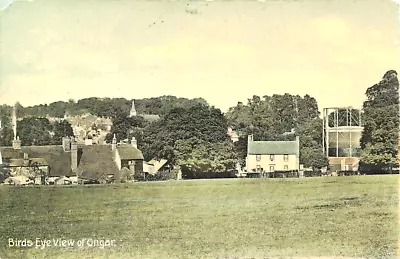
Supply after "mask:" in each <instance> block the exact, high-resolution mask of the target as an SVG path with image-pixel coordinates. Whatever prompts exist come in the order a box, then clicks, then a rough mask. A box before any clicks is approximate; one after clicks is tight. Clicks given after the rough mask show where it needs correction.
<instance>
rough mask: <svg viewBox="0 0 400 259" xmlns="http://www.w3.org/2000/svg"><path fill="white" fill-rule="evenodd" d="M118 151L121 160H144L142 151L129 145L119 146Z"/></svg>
mask: <svg viewBox="0 0 400 259" xmlns="http://www.w3.org/2000/svg"><path fill="white" fill-rule="evenodd" d="M117 150H118V153H119V156H120V158H121V160H129V159H134V160H143V159H144V158H143V154H142V151H140V150H139V149H137V148H135V147H133V146H132V145H129V144H126V145H119V146H117Z"/></svg>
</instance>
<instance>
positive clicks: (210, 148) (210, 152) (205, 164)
mask: <svg viewBox="0 0 400 259" xmlns="http://www.w3.org/2000/svg"><path fill="white" fill-rule="evenodd" d="M227 125H228V124H227V121H226V119H225V117H224V115H223V114H222V113H221V111H220V110H219V109H216V108H214V107H208V106H206V105H203V104H199V105H196V106H192V107H190V108H174V109H172V110H171V111H170V112H169V113H168V114H166V115H165V116H164V117H162V118H161V119H160V120H159V121H156V122H154V123H152V124H151V125H149V126H148V127H146V129H145V130H144V137H143V148H142V150H143V152H144V155H145V157H146V158H147V159H151V158H153V157H156V158H166V159H169V160H170V161H171V163H173V164H175V165H179V166H181V168H183V169H184V170H188V171H191V172H198V171H202V172H211V171H213V172H218V171H224V170H229V169H234V164H235V163H234V162H232V161H233V160H232V159H234V160H235V154H234V152H233V145H232V143H231V142H230V140H229V137H228V135H227V127H228V126H227ZM235 161H236V160H235Z"/></svg>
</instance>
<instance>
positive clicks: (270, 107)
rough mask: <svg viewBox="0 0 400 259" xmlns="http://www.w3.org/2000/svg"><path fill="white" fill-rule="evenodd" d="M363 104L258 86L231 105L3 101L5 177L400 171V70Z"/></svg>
mask: <svg viewBox="0 0 400 259" xmlns="http://www.w3.org/2000/svg"><path fill="white" fill-rule="evenodd" d="M366 95H367V100H366V101H365V102H364V105H363V107H362V109H354V108H352V107H342V108H341V107H332V108H324V109H323V112H322V116H320V112H319V111H318V105H317V102H316V100H315V99H314V98H312V97H311V96H309V95H305V96H304V97H301V96H298V95H296V96H294V95H290V94H284V95H276V94H275V95H273V96H264V97H263V99H261V98H260V97H258V96H253V98H252V99H249V100H248V104H247V105H245V104H243V103H238V104H237V106H235V107H232V108H231V109H229V111H228V112H227V113H226V114H223V113H221V111H220V110H219V109H216V108H214V107H210V106H209V105H208V104H207V102H206V101H205V100H203V99H201V98H198V99H192V100H190V99H185V98H176V97H173V96H162V97H157V98H150V99H142V100H140V99H138V100H126V99H123V98H117V99H110V98H87V99H82V100H79V101H77V102H76V101H74V100H70V101H69V102H55V103H52V104H50V105H37V106H32V107H22V106H21V105H20V104H18V103H17V104H16V105H15V106H14V107H10V106H7V105H3V106H1V107H0V111H1V122H0V133H1V135H0V136H1V139H0V145H1V147H0V173H1V178H0V180H1V182H3V183H6V184H12V185H27V184H79V183H81V184H84V183H119V182H129V181H153V180H167V179H201V178H232V177H250V178H259V177H262V178H271V177H272V178H276V177H279V178H281V177H283V178H285V177H300V178H301V177H308V176H323V175H331V176H332V175H354V174H378V173H380V174H381V173H398V172H399V171H398V170H399V168H398V163H399V160H398V145H399V144H398V143H399V109H398V105H399V100H398V97H397V96H398V79H397V73H396V72H395V71H394V70H390V71H388V72H387V73H385V75H384V77H383V79H382V80H381V81H380V82H379V83H378V84H375V85H373V86H372V87H369V88H368V89H367V91H366Z"/></svg>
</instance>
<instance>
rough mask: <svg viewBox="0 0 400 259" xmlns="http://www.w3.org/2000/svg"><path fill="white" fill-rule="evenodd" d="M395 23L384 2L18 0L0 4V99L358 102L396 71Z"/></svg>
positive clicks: (224, 104) (225, 104)
mask: <svg viewBox="0 0 400 259" xmlns="http://www.w3.org/2000/svg"><path fill="white" fill-rule="evenodd" d="M8 2H10V0H0V9H2V8H4V7H5V6H7V5H8V4H7V3H8ZM186 10H187V11H186ZM196 10H197V11H196ZM398 29H399V19H398V6H397V5H396V4H395V3H393V2H391V1H389V0H359V1H355V0H325V1H324V0H301V1H294V0H286V1H283V0H280V1H279V0H270V1H268V0H265V1H264V2H261V1H250V0H248V1H244V0H243V1H234V0H232V1H213V2H211V1H181V0H177V1H161V0H159V1H150V0H147V1H144V0H137V1H135V0H120V1H115V0H57V1H56V0H35V1H33V2H28V1H18V2H15V3H13V4H11V5H9V6H8V7H7V8H4V9H3V11H1V13H0V104H3V103H6V104H13V103H15V102H16V101H19V102H21V104H22V105H24V106H29V105H34V104H40V103H50V102H53V101H58V100H63V101H66V100H68V99H69V98H73V99H81V98H85V97H92V96H96V97H125V98H127V99H132V98H136V99H140V98H146V97H155V96H160V95H175V96H179V97H187V98H195V97H203V98H204V99H206V100H207V101H208V102H209V103H210V104H211V105H215V106H216V107H218V108H221V109H222V110H223V111H226V110H227V109H228V108H229V107H231V106H235V105H236V104H237V102H238V101H243V102H247V98H250V97H251V96H253V95H259V96H263V95H272V94H274V93H276V94H283V93H285V92H288V93H291V94H300V95H304V94H310V95H311V96H313V97H315V98H316V99H317V101H318V104H319V107H320V109H321V108H323V107H332V106H354V107H360V106H361V105H362V102H363V101H364V99H365V95H364V93H365V90H366V89H367V87H369V86H371V85H373V84H375V83H377V82H379V80H380V79H381V78H382V76H383V74H384V73H385V72H386V71H387V70H389V69H395V70H397V71H399V72H400V69H399V57H400V55H399V53H400V51H399V49H398V47H397V45H396V42H397V40H398V39H399V40H400V38H399V31H398Z"/></svg>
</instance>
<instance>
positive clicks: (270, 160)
mask: <svg viewBox="0 0 400 259" xmlns="http://www.w3.org/2000/svg"><path fill="white" fill-rule="evenodd" d="M299 158H300V142H299V137H298V136H297V137H296V140H295V141H254V140H253V135H249V136H248V141H247V157H246V170H247V172H274V171H298V170H299V168H300V160H299Z"/></svg>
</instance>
